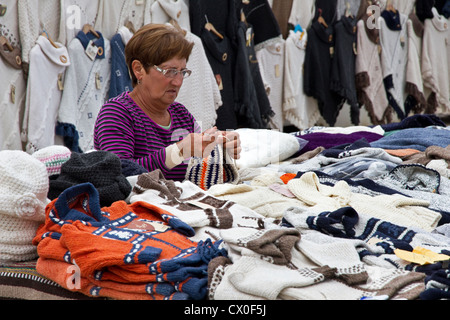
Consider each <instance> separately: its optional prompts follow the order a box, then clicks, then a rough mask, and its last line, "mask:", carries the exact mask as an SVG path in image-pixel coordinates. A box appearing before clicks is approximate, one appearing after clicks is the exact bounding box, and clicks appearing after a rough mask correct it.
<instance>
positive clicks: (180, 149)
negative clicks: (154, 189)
mask: <svg viewBox="0 0 450 320" xmlns="http://www.w3.org/2000/svg"><path fill="white" fill-rule="evenodd" d="M192 47H193V43H190V42H188V41H187V40H186V39H185V38H184V35H183V33H182V31H180V30H179V29H177V28H175V27H172V26H170V25H163V24H148V25H145V26H144V27H142V28H141V29H140V30H138V31H137V32H136V33H135V35H134V36H133V37H132V38H131V39H130V40H129V42H128V43H127V45H126V47H125V59H126V63H127V65H128V69H129V70H130V75H131V79H132V83H133V91H131V92H124V93H122V94H120V95H118V96H117V97H115V98H112V99H110V100H109V101H107V102H106V103H105V104H104V105H103V106H102V108H101V110H100V112H99V114H98V117H97V120H96V125H95V130H94V147H95V149H96V150H105V151H110V152H113V153H115V154H117V155H118V156H119V158H121V159H129V160H132V161H135V162H136V163H138V164H140V165H141V166H142V167H144V168H145V169H147V170H148V171H153V170H156V169H160V170H161V172H162V173H163V175H164V177H165V178H166V179H171V180H176V181H182V180H184V178H185V175H186V169H187V161H185V160H187V159H189V158H190V157H193V156H195V157H202V158H206V157H207V156H208V155H209V154H210V153H211V151H212V150H213V149H214V147H215V146H216V145H217V144H219V143H222V144H223V147H224V150H226V152H228V154H229V155H230V156H231V158H234V159H238V158H239V154H240V150H241V147H240V139H239V135H238V133H236V132H229V131H219V130H217V128H215V127H214V128H210V129H208V130H206V131H204V132H203V133H202V129H201V128H200V126H199V125H198V123H197V122H196V120H195V119H194V117H193V115H192V114H191V113H190V112H189V111H188V110H187V108H186V107H185V106H183V105H181V104H180V103H177V102H176V101H175V100H176V98H177V95H178V92H179V90H180V88H181V85H182V84H183V81H184V80H185V79H186V78H188V77H189V76H190V75H191V71H190V70H188V69H186V63H187V61H188V58H189V55H190V54H191V51H192ZM192 94H195V92H193V93H192Z"/></svg>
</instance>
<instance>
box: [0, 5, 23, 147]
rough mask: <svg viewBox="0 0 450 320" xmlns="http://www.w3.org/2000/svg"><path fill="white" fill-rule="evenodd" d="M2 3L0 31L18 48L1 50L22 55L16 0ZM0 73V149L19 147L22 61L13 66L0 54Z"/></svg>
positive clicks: (20, 143) (20, 144)
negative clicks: (5, 8)
mask: <svg viewBox="0 0 450 320" xmlns="http://www.w3.org/2000/svg"><path fill="white" fill-rule="evenodd" d="M2 4H3V5H6V6H7V10H6V13H5V15H4V16H3V17H1V20H2V21H1V23H0V35H3V36H5V37H6V38H7V39H8V41H9V43H10V44H11V45H12V46H13V47H14V48H16V50H18V52H17V53H14V52H11V53H9V51H3V53H4V54H8V55H9V54H11V55H13V54H17V55H19V58H20V59H21V58H22V56H21V53H20V43H19V22H18V20H17V0H6V1H2ZM14 58H15V57H14ZM19 62H20V60H19ZM0 74H1V76H0V150H21V149H22V142H21V140H20V123H19V122H20V112H21V110H23V108H24V105H25V97H26V81H25V79H24V77H23V70H22V68H21V63H20V64H18V65H16V66H14V67H13V66H12V65H10V64H9V63H7V62H6V61H5V60H4V59H3V57H0ZM13 93H14V94H13Z"/></svg>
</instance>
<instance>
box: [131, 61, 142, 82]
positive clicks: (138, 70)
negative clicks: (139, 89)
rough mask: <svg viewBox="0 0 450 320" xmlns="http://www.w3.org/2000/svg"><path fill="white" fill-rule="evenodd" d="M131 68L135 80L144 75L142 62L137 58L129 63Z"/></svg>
mask: <svg viewBox="0 0 450 320" xmlns="http://www.w3.org/2000/svg"><path fill="white" fill-rule="evenodd" d="M131 68H132V70H133V73H134V75H135V76H136V79H137V80H140V79H142V78H143V77H144V75H145V68H144V66H143V65H142V63H141V62H140V61H139V60H134V61H133V62H132V63H131Z"/></svg>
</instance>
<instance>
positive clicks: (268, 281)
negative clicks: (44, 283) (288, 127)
mask: <svg viewBox="0 0 450 320" xmlns="http://www.w3.org/2000/svg"><path fill="white" fill-rule="evenodd" d="M269 132H270V134H269ZM269 132H265V134H267V136H268V139H262V138H260V137H258V138H257V133H259V131H258V132H257V131H250V132H248V131H247V130H241V131H240V133H241V141H242V146H243V149H242V150H243V154H242V157H241V158H240V159H239V160H237V161H236V168H237V169H238V173H239V179H240V181H239V183H237V184H236V183H221V184H217V185H214V186H211V187H210V188H209V189H207V190H204V189H202V188H201V187H200V186H198V185H196V184H195V183H194V182H192V181H189V180H185V181H183V182H179V181H172V180H167V179H165V178H164V176H163V175H162V173H161V172H160V171H159V170H157V171H152V172H147V171H145V170H142V168H140V167H136V166H134V165H133V164H132V163H129V162H126V161H121V160H120V159H119V158H118V157H117V156H115V155H114V154H111V153H108V152H102V151H93V152H90V153H86V154H78V153H71V152H70V151H68V150H67V149H63V148H57V147H56V146H53V147H51V150H48V149H47V150H42V152H41V153H39V154H38V153H36V154H33V155H28V154H26V153H24V152H21V151H16V152H15V151H14V152H13V151H1V152H0V157H1V159H2V161H0V170H2V174H1V175H0V179H2V180H1V181H2V183H1V184H0V186H2V187H3V189H2V194H4V195H5V194H9V195H10V198H8V199H6V198H5V197H3V198H0V200H1V201H2V202H1V203H2V206H1V207H2V209H1V210H0V214H1V215H0V222H2V223H3V224H0V231H1V237H0V248H1V249H2V250H1V251H0V264H4V263H8V262H10V261H13V260H14V261H27V260H31V259H37V264H36V270H37V272H39V273H40V274H42V275H43V276H45V277H46V278H48V279H50V280H52V281H54V282H56V283H57V284H59V285H60V286H61V287H63V288H66V289H67V290H70V291H74V292H81V293H83V294H84V295H86V296H89V297H103V298H111V299H134V300H136V299H182V300H185V299H189V300H205V299H209V300H241V299H246V300H250V299H251V300H277V299H282V300H290V299H298V300H311V299H315V300H324V299H330V300H360V299H386V300H387V299H408V300H413V299H422V300H434V299H443V298H449V295H448V292H449V287H450V283H449V281H448V275H449V274H450V268H449V263H448V262H449V261H450V230H449V226H450V224H449V223H450V200H449V199H450V197H449V195H450V180H449V177H450V175H449V172H450V166H449V164H450V147H449V142H450V131H449V128H448V127H446V126H445V124H444V123H443V122H441V121H440V119H438V118H437V117H434V116H425V115H421V116H413V117H410V118H407V119H405V120H404V121H402V122H399V123H395V124H389V125H384V126H375V127H363V126H361V127H358V126H355V127H349V128H338V127H334V128H328V127H327V128H325V127H311V128H309V129H308V130H304V131H299V132H295V133H279V132H278V133H276V132H273V131H269ZM267 140H269V141H270V142H272V143H276V142H278V143H279V145H278V146H274V145H271V146H270V147H268V145H267V144H268V143H269V142H268V141H267ZM45 151H52V152H51V153H52V155H50V154H47V153H45ZM255 152H257V154H258V155H259V156H258V159H252V157H251V154H255ZM294 153H295V154H294ZM275 155H278V159H276V158H277V157H275ZM46 169H47V170H46ZM94 173H95V174H94ZM11 190H14V192H11ZM46 196H47V197H48V198H47V197H46ZM27 199H28V200H27ZM30 199H34V200H33V201H31V200H30ZM25 200H26V201H28V202H24V201H25ZM25 203H28V205H24V204H25ZM13 222H14V224H12V223H13ZM19 222H20V223H22V224H20V223H19ZM5 223H8V224H5ZM17 223H19V224H17ZM16 225H17V226H16ZM20 226H22V227H20ZM13 227H14V228H13ZM25 227H27V228H26V230H27V232H26V234H25V233H24V230H25ZM18 239H21V241H22V242H20V243H19V242H17V240H18ZM18 249H20V250H18ZM25 249H26V251H25Z"/></svg>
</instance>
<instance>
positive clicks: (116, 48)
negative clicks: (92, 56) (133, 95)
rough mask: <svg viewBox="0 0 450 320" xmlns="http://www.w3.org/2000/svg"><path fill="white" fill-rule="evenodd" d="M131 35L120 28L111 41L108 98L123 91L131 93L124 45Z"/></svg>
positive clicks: (131, 88) (131, 87)
mask: <svg viewBox="0 0 450 320" xmlns="http://www.w3.org/2000/svg"><path fill="white" fill-rule="evenodd" d="M132 36H133V34H132V33H131V31H130V29H128V28H127V27H120V28H119V32H118V33H117V34H116V35H114V36H113V37H112V39H111V81H110V83H109V94H108V96H109V98H114V97H117V96H118V95H119V94H121V93H122V92H124V91H132V90H133V85H132V83H131V77H130V73H129V72H128V66H127V63H126V61H125V45H126V44H127V43H128V41H129V40H130V39H131V37H132Z"/></svg>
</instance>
